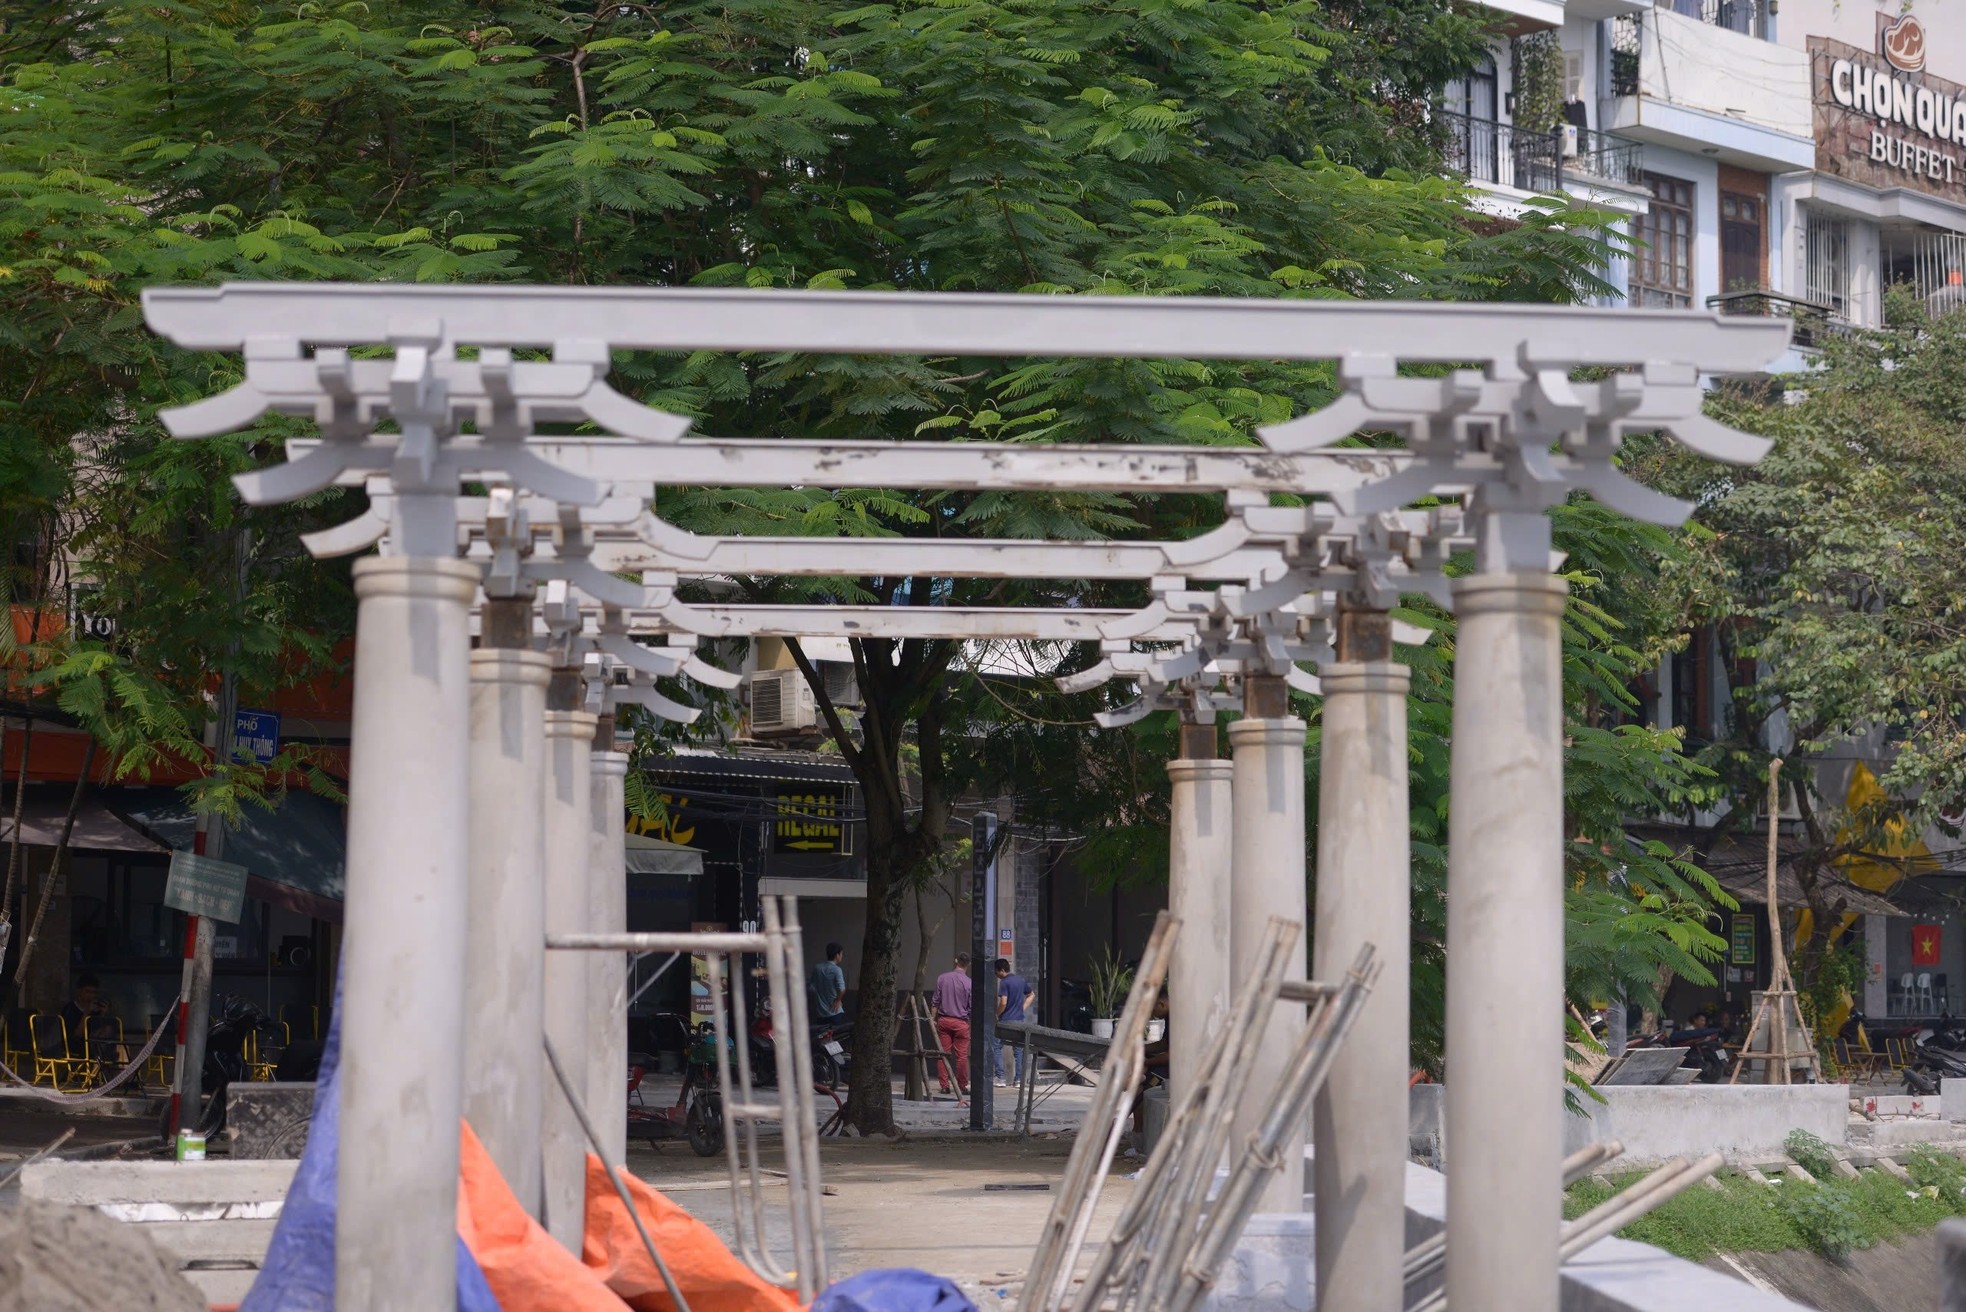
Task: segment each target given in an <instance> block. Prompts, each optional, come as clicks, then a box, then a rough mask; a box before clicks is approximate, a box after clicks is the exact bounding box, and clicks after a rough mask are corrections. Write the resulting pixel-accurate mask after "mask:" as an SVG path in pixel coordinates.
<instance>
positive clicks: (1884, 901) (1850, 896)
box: [1707, 864, 1907, 916]
mask: <svg viewBox="0 0 1966 1312" xmlns="http://www.w3.org/2000/svg"><path fill="white" fill-rule="evenodd" d="M1707 872H1708V873H1709V874H1711V875H1712V876H1713V879H1714V882H1715V883H1716V884H1719V885H1720V886H1721V887H1722V888H1724V889H1726V890H1727V891H1728V892H1729V893H1731V894H1733V895H1734V898H1735V900H1736V901H1740V902H1755V903H1761V904H1765V903H1766V902H1767V901H1768V869H1767V867H1766V866H1763V867H1762V868H1761V869H1759V870H1755V869H1750V868H1746V867H1742V866H1709V867H1708V868H1707ZM1817 889H1818V892H1817V896H1818V897H1819V898H1821V899H1822V900H1823V901H1824V902H1826V903H1827V904H1828V905H1829V906H1830V907H1831V908H1835V907H1836V906H1838V905H1839V904H1841V906H1842V908H1843V910H1845V911H1848V912H1854V913H1855V914H1857V915H1860V916H1902V915H1905V914H1907V913H1906V912H1905V910H1904V908H1902V907H1900V906H1899V905H1898V904H1897V903H1895V902H1893V901H1891V900H1890V899H1889V898H1887V897H1885V896H1884V895H1883V894H1882V893H1873V892H1871V891H1870V890H1869V889H1867V888H1858V887H1857V886H1856V885H1855V884H1853V883H1851V882H1850V881H1849V880H1847V879H1844V878H1842V877H1841V876H1839V875H1836V874H1833V873H1830V872H1827V871H1825V872H1824V873H1823V874H1822V875H1821V876H1820V877H1819V878H1818V880H1817ZM1775 901H1776V903H1777V904H1778V905H1780V906H1782V907H1806V906H1808V905H1809V899H1808V898H1807V897H1806V896H1804V894H1803V892H1802V884H1801V881H1799V880H1798V879H1797V878H1796V877H1795V870H1794V868H1793V867H1791V866H1787V865H1781V864H1777V866H1776V868H1775Z"/></svg>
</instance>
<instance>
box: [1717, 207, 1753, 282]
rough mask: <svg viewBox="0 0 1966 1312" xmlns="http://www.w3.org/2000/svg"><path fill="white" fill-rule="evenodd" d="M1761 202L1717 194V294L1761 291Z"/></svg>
mask: <svg viewBox="0 0 1966 1312" xmlns="http://www.w3.org/2000/svg"><path fill="white" fill-rule="evenodd" d="M1761 210H1762V205H1761V198H1760V197H1759V196H1743V195H1739V194H1738V193H1735V192H1731V191H1723V192H1721V193H1720V290H1721V291H1723V292H1742V291H1758V290H1760V288H1761V253H1762V249H1763V247H1762V238H1761Z"/></svg>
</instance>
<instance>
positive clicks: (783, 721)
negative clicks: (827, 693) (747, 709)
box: [751, 670, 819, 737]
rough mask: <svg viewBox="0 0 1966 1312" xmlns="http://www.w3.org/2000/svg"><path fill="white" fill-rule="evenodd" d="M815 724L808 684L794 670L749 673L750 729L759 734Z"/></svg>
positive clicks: (816, 715) (792, 730)
mask: <svg viewBox="0 0 1966 1312" xmlns="http://www.w3.org/2000/svg"><path fill="white" fill-rule="evenodd" d="M818 727H819V710H818V707H817V706H815V705H814V703H813V699H812V688H811V686H810V685H809V684H807V683H806V677H805V675H804V674H802V673H800V672H799V671H798V670H760V671H758V673H756V674H754V675H752V676H751V732H752V733H753V734H755V735H757V736H759V737H764V736H767V735H769V734H777V733H804V732H806V731H808V730H811V729H816V728H818Z"/></svg>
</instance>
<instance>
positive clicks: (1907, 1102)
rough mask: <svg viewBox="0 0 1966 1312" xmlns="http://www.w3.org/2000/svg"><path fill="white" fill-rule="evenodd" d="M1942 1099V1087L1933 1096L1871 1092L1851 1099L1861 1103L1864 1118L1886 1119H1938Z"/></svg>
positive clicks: (1943, 1097)
mask: <svg viewBox="0 0 1966 1312" xmlns="http://www.w3.org/2000/svg"><path fill="white" fill-rule="evenodd" d="M1944 1100H1945V1090H1944V1089H1943V1087H1942V1088H1941V1089H1940V1090H1939V1095H1938V1096H1937V1097H1933V1096H1932V1095H1930V1094H1911V1093H1873V1094H1870V1095H1868V1096H1866V1097H1864V1098H1862V1099H1855V1098H1853V1099H1851V1101H1852V1102H1861V1103H1862V1110H1863V1112H1864V1114H1865V1116H1866V1118H1869V1117H1871V1116H1878V1117H1883V1118H1885V1119H1887V1120H1891V1119H1900V1120H1901V1119H1906V1118H1915V1117H1917V1118H1925V1119H1928V1120H1938V1119H1940V1115H1941V1108H1942V1106H1943V1104H1944ZM1961 1101H1966V1099H1962V1100H1961Z"/></svg>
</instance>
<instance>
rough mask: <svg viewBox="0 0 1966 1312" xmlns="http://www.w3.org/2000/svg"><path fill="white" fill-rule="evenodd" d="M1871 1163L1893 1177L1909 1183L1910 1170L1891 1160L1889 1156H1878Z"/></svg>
mask: <svg viewBox="0 0 1966 1312" xmlns="http://www.w3.org/2000/svg"><path fill="white" fill-rule="evenodd" d="M1871 1165H1872V1166H1875V1167H1876V1168H1877V1169H1878V1170H1880V1171H1882V1172H1884V1173H1885V1174H1886V1175H1888V1176H1891V1177H1893V1178H1894V1179H1898V1180H1902V1181H1903V1182H1904V1183H1906V1184H1910V1183H1911V1172H1910V1171H1907V1170H1906V1169H1905V1168H1904V1167H1902V1166H1900V1165H1898V1164H1897V1163H1896V1162H1894V1161H1892V1160H1891V1159H1890V1158H1889V1157H1879V1158H1878V1159H1876V1160H1875V1161H1873V1162H1872V1163H1871Z"/></svg>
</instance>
